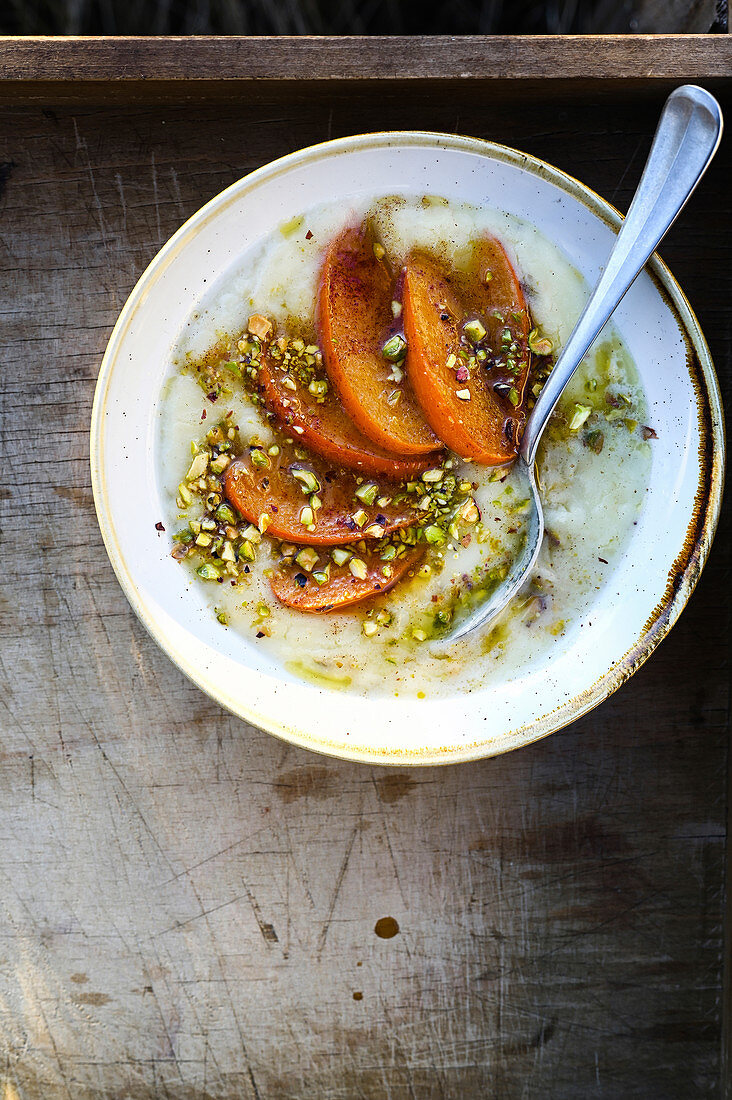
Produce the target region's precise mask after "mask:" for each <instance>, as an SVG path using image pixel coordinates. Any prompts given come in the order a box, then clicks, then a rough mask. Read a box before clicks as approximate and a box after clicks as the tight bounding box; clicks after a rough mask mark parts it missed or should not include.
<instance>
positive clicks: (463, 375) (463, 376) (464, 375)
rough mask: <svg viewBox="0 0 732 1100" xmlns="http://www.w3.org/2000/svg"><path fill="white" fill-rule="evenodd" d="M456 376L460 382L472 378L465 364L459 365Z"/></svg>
mask: <svg viewBox="0 0 732 1100" xmlns="http://www.w3.org/2000/svg"><path fill="white" fill-rule="evenodd" d="M455 378H456V380H457V381H458V382H467V380H468V379H469V378H470V375H469V374H468V368H467V367H465V366H463V367H458V369H457V370H456V371H455Z"/></svg>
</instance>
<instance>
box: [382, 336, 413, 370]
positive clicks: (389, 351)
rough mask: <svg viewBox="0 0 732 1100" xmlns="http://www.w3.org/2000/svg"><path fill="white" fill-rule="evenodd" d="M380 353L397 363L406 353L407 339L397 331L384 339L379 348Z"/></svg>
mask: <svg viewBox="0 0 732 1100" xmlns="http://www.w3.org/2000/svg"><path fill="white" fill-rule="evenodd" d="M381 354H382V355H383V356H384V358H385V359H389V360H390V361H391V362H392V363H398V362H399V360H400V359H403V358H404V356H405V355H406V354H407V341H406V340H405V339H404V337H403V336H400V335H399V333H397V334H396V335H395V336H392V337H391V339H389V340H387V341H386V343H385V344H384V346H383V348H382V349H381Z"/></svg>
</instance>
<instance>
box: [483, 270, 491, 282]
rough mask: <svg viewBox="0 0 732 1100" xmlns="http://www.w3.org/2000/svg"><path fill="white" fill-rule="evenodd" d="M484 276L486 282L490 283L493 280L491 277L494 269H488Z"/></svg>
mask: <svg viewBox="0 0 732 1100" xmlns="http://www.w3.org/2000/svg"><path fill="white" fill-rule="evenodd" d="M483 278H484V280H485V282H487V283H489V282H490V281H491V279H492V278H493V272H492V271H486V273H485V275H484V276H483Z"/></svg>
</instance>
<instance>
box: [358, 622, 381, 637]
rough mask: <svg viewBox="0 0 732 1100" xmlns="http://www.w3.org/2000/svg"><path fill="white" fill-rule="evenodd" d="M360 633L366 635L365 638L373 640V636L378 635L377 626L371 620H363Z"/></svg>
mask: <svg viewBox="0 0 732 1100" xmlns="http://www.w3.org/2000/svg"><path fill="white" fill-rule="evenodd" d="M361 632H362V633H363V634H365V635H366V637H367V638H373V636H374V634H378V632H379V627H378V624H377V623H375V622H374V621H373V619H364V621H363V624H362V626H361Z"/></svg>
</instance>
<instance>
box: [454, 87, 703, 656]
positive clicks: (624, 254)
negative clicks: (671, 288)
mask: <svg viewBox="0 0 732 1100" xmlns="http://www.w3.org/2000/svg"><path fill="white" fill-rule="evenodd" d="M721 136H722V111H721V109H720V106H719V104H718V103H717V101H716V99H715V98H714V96H712V95H710V94H709V92H707V91H705V90H704V89H703V88H698V87H696V85H694V84H685V85H683V87H681V88H677V89H676V91H675V92H672V93H671V95H670V96H669V97H668V99H667V100H666V103H665V105H664V108H663V112H662V114H661V119H660V121H659V123H658V128H657V130H656V134H655V137H654V139H653V145H652V146H651V151H650V153H649V155H648V160H647V162H646V166H645V169H644V170H643V176H642V178H641V181H640V183H639V184H638V190H637V191H636V193H635V195H634V197H633V201H632V203H631V205H630V209H629V210H628V213H627V215H626V217H625V220H624V221H623V224H622V225H621V227H620V232H619V233H618V236H617V240H616V241H615V245H614V247H613V249H612V252H611V253H610V256H609V257H608V261H607V265H606V267H605V270H604V271H603V273H602V275H601V276H600V279H599V281H598V283H597V285H596V287H595V289H594V291H593V293H592V296H591V298H590V300H589V301H588V303H587V305H586V306H585V308H584V310H583V311H582V314H581V315H580V318H579V320H578V321H577V324H576V325H575V327H574V329H573V330H572V333H571V335H570V337H569V339H568V340H567V343H566V344H565V346H564V349H563V350H562V353H561V355H560V356H559V359H558V360H557V362H556V365H555V367H554V369H553V371H552V372H551V374H550V375H549V379H548V381H547V382H546V385H545V386H544V388H543V390H542V391H541V394H540V395H539V397H538V399H537V402H536V404H535V405H534V408H533V409H532V412H531V415H530V416H529V418H528V420H527V421H526V427H525V430H524V433H523V437H522V439H521V445H520V447H519V453H518V458H517V460H516V465H515V467H514V477H515V476H516V475H518V477H519V478H520V480H521V482H522V487H521V490H520V491H519V490H517V493H518V494H519V495H521V496H522V495H523V494H524V489H525V490H526V493H525V495H526V497H528V499H529V500H530V501H531V507H530V510H529V511H528V513H527V519H526V541H525V543H524V546H523V549H522V551H521V552H520V553H519V555H518V557H517V558H516V559H515V560H514V562H513V563H512V565H511V568H510V570H509V572H508V574H507V575H506V577H505V579H504V581H503V582H502V583H501V585H500V586H499V587H498V588H497V589H496V590H495V591H494V592H493V593H492V594H491V595H490V596H489V597H487V598H486V600H485V602H484V603H482V604H480V605H479V606H478V607H477V608H476V609H475V610H474V611H472V613H470V614H469V615H468V616H467V617H466V618H465V619H464V620H463V621H462V622H459V621H458V622H457V623H456V625H455V628H454V629H453V630H452V632H451V633H450V634H449V635H448V636H446V637H444V638H443V639H441V640H440V641H439V642H438V643H437V644H438V645H445V644H450V643H452V642H456V641H458V640H459V639H460V638H464V637H465V635H466V634H469V633H470V632H471V631H473V630H476V629H477V628H478V627H480V626H484V625H485V624H486V623H487V622H489V621H490V620H491V619H493V618H494V617H495V616H496V615H497V614H498V613H499V612H500V611H502V610H503V608H504V607H505V606H506V604H507V603H508V602H509V600H511V599H512V597H513V596H515V595H516V593H517V592H518V590H519V589H520V588H521V586H522V585H523V583H524V581H525V580H526V579H527V577H528V576H529V574H530V573H531V570H532V569H533V568H534V565H535V563H536V559H537V557H538V554H539V550H540V548H541V543H542V539H543V537H544V515H543V512H542V508H541V500H540V498H539V492H538V489H537V486H536V477H535V474H534V463H535V461H536V452H537V449H538V447H539V440H540V439H541V434H542V432H543V431H544V428H545V427H546V425H547V421H548V420H549V417H550V416H551V414H552V412H553V411H554V407H555V405H556V404H557V401H558V400H559V398H560V397H561V395H562V392H563V390H564V388H565V386H566V385H567V383H568V382H569V380H570V378H571V377H572V375H573V374H574V372H575V371H576V369H577V367H578V366H579V365H580V363H581V362H582V360H583V359H584V357H585V355H586V354H587V352H588V351H589V349H590V347H591V346H592V344H593V342H594V341H595V339H596V338H597V336H598V335H599V333H600V331H601V329H602V328H603V326H604V325H605V323H606V321H608V320H609V318H610V316H611V315H612V313H613V312H614V311H615V309H616V307H617V305H618V303H619V302H620V300H621V298H622V297H623V295H624V294H625V292H626V291H627V290H628V288H629V287H630V285H631V284H632V282H633V281H634V279H635V278H636V276H637V275H639V274H640V272H641V271H642V270H643V267H644V266H645V264H646V261H647V260H648V259H649V258H650V256H651V254H652V253H653V252H654V250H655V249H656V248H657V246H658V244H659V242H660V241H661V240H662V239H663V237H664V236H665V234H666V233H667V231H668V229H669V228H670V227H671V225H672V224H673V222H674V221H675V219H676V217H677V216H678V214H679V212H680V211H681V210H682V208H683V206H684V204H685V203H686V201H687V199H688V198H689V196H690V195H691V193H692V191H693V190H694V188H695V187H696V185H697V183H698V182H699V180H700V179H701V177H702V176H703V175H704V172H705V171H706V169H707V166H708V165H709V162H710V161H711V159H712V157H713V156H714V154H715V152H716V151H717V146H718V145H719V141H720V138H721Z"/></svg>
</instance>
